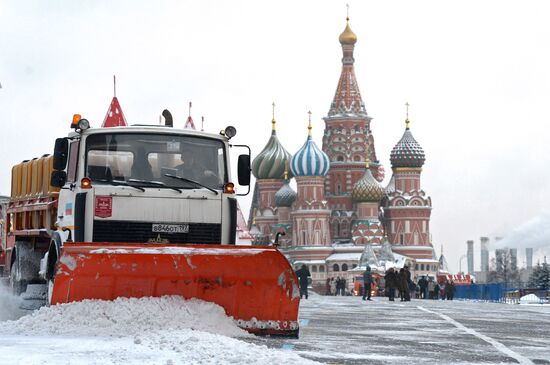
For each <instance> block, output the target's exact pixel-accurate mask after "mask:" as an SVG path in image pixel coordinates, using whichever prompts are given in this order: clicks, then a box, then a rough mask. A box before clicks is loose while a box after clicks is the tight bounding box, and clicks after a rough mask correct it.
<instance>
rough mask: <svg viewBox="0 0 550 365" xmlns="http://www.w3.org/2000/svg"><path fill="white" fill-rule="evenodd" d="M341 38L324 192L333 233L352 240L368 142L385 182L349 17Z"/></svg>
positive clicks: (377, 171)
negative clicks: (356, 196)
mask: <svg viewBox="0 0 550 365" xmlns="http://www.w3.org/2000/svg"><path fill="white" fill-rule="evenodd" d="M339 41H340V44H341V45H342V51H343V58H342V71H341V74H340V79H339V81H338V86H337V88H336V93H335V95H334V99H333V101H332V103H331V105H330V109H329V112H328V116H326V117H325V118H324V121H325V131H324V136H323V151H324V152H325V153H326V154H327V155H328V157H329V160H330V169H329V172H328V176H327V179H326V182H325V191H326V196H327V200H328V202H329V206H330V208H331V210H332V211H333V214H332V218H331V231H332V235H333V237H334V238H336V239H338V238H341V239H349V238H351V219H352V214H353V211H352V210H353V201H352V197H351V191H352V189H353V186H354V184H355V183H356V182H357V181H358V180H359V179H361V178H362V177H363V175H364V166H365V152H366V150H365V146H366V145H368V151H369V156H368V157H369V160H370V161H371V164H370V167H369V168H370V169H371V172H372V175H373V176H374V177H375V178H376V179H377V180H378V181H382V180H383V178H384V170H383V169H382V167H381V165H380V164H379V162H378V160H377V158H376V152H375V148H374V138H373V136H372V134H371V130H370V122H371V120H372V118H371V117H370V116H369V115H368V114H367V110H366V109H365V103H364V102H363V99H362V98H361V93H360V91H359V86H358V85H357V80H356V78H355V70H354V66H353V64H354V62H355V59H354V58H353V49H354V47H355V43H356V42H357V36H356V35H355V34H354V33H353V31H352V30H351V28H350V26H349V18H347V19H346V28H345V30H344V32H343V33H342V34H340V37H339Z"/></svg>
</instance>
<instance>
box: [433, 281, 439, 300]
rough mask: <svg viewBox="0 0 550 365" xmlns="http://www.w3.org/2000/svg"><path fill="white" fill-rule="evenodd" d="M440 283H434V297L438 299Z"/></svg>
mask: <svg viewBox="0 0 550 365" xmlns="http://www.w3.org/2000/svg"><path fill="white" fill-rule="evenodd" d="M439 289H440V288H439V283H438V282H437V281H436V282H435V284H434V290H433V292H432V299H435V300H438V299H439Z"/></svg>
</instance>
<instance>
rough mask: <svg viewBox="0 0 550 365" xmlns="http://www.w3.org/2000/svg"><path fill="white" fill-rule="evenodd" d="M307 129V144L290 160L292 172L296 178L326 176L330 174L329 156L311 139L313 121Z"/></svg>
mask: <svg viewBox="0 0 550 365" xmlns="http://www.w3.org/2000/svg"><path fill="white" fill-rule="evenodd" d="M310 115H311V114H310ZM310 118H311V117H310ZM307 128H308V129H309V132H308V136H307V140H306V143H304V145H303V146H302V148H300V149H299V150H298V152H296V153H295V154H294V156H293V157H292V159H291V160H290V171H292V174H293V175H294V176H325V175H326V174H327V173H328V169H329V167H330V161H329V159H328V156H327V154H326V153H324V152H323V151H321V150H320V149H319V147H317V145H316V144H315V142H313V139H311V119H310V121H309V126H308V127H307Z"/></svg>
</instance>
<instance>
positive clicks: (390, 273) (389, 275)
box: [384, 267, 397, 302]
mask: <svg viewBox="0 0 550 365" xmlns="http://www.w3.org/2000/svg"><path fill="white" fill-rule="evenodd" d="M384 281H385V282H386V291H387V292H388V298H389V300H390V301H391V302H393V301H394V298H395V288H396V287H397V275H396V274H395V271H394V270H393V267H390V268H389V269H388V270H387V271H386V274H385V275H384Z"/></svg>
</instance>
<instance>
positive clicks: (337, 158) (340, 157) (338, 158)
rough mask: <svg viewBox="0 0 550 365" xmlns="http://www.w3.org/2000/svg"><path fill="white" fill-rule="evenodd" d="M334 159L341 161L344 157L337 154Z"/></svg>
mask: <svg viewBox="0 0 550 365" xmlns="http://www.w3.org/2000/svg"><path fill="white" fill-rule="evenodd" d="M336 161H338V162H342V161H344V157H343V156H338V157H336Z"/></svg>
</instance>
